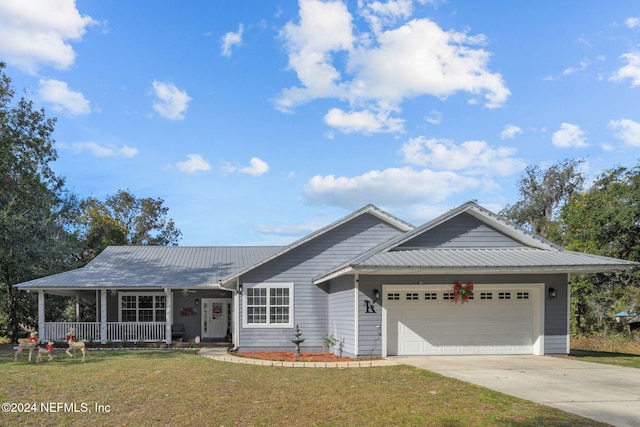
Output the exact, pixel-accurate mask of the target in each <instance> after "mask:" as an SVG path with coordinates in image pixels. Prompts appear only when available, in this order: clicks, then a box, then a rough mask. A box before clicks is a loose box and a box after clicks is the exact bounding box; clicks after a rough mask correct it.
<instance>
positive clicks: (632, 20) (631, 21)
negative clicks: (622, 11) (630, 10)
mask: <svg viewBox="0 0 640 427" xmlns="http://www.w3.org/2000/svg"><path fill="white" fill-rule="evenodd" d="M624 24H625V25H626V26H627V27H629V28H635V27H637V26H638V25H640V19H638V18H637V17H635V16H632V17H629V18H627V19H626V20H625V21H624Z"/></svg>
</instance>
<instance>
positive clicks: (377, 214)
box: [222, 204, 414, 284]
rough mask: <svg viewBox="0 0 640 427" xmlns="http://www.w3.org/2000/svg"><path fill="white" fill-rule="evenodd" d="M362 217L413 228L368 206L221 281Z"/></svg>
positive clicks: (406, 229) (244, 272) (258, 265)
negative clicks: (369, 216) (372, 217)
mask: <svg viewBox="0 0 640 427" xmlns="http://www.w3.org/2000/svg"><path fill="white" fill-rule="evenodd" d="M364 215H372V216H374V217H376V218H377V219H379V220H381V221H382V222H384V223H385V224H387V225H389V226H391V227H393V228H395V229H397V230H399V231H401V232H407V231H409V230H412V229H413V228H414V227H413V226H412V225H411V224H409V223H407V222H404V221H402V220H400V219H398V218H396V217H395V216H393V215H391V214H389V213H387V212H385V211H383V210H381V209H379V208H377V207H376V206H374V205H372V204H369V205H367V206H365V207H363V208H361V209H359V210H357V211H355V212H353V213H351V214H349V215H347V216H345V217H343V218H341V219H339V220H337V221H335V222H333V223H331V224H329V225H327V226H325V227H323V228H321V229H319V230H317V231H315V232H313V233H311V234H309V235H307V236H305V237H303V238H301V239H299V240H297V241H295V242H293V243H291V244H290V245H288V246H286V247H284V248H282V249H281V250H280V251H278V252H276V253H274V254H273V255H271V256H269V257H266V258H264V259H262V260H260V261H259V262H258V263H256V264H254V265H251V266H249V267H247V268H245V269H244V270H242V271H239V272H237V273H236V274H233V275H231V276H228V277H227V278H225V280H223V282H222V283H223V284H225V283H229V282H231V281H233V280H235V279H237V278H238V277H240V276H242V275H244V274H246V273H248V272H250V271H251V270H254V269H256V268H258V267H260V266H263V265H264V264H266V263H268V262H270V261H273V260H274V259H276V258H279V257H282V256H283V255H285V254H287V253H289V252H291V251H293V250H295V249H297V248H299V247H301V246H303V245H305V244H308V243H310V242H312V241H314V240H316V239H319V238H321V237H323V236H325V235H327V234H328V233H330V232H331V231H333V230H335V229H337V228H339V227H342V226H344V225H345V224H347V223H349V222H352V221H355V220H356V219H357V218H360V217H362V216H364Z"/></svg>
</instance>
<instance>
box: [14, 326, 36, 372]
mask: <svg viewBox="0 0 640 427" xmlns="http://www.w3.org/2000/svg"><path fill="white" fill-rule="evenodd" d="M20 327H21V328H22V329H24V330H25V331H27V332H29V341H26V342H20V343H18V350H16V353H15V354H14V355H13V361H14V362H17V361H18V355H19V354H20V353H22V352H23V351H25V350H29V362H31V355H32V354H33V350H35V349H36V348H38V332H37V331H36V330H35V329H33V328H28V327H26V326H25V325H23V324H22V323H20Z"/></svg>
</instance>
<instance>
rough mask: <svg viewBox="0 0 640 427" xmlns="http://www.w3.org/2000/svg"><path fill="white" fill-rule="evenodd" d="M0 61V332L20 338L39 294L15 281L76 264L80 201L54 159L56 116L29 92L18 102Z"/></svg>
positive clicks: (31, 319)
mask: <svg viewBox="0 0 640 427" xmlns="http://www.w3.org/2000/svg"><path fill="white" fill-rule="evenodd" d="M4 68H5V64H4V63H1V62H0V184H1V190H0V308H2V310H1V311H0V334H6V333H7V332H9V334H10V335H11V338H12V340H13V341H14V342H16V341H17V336H18V323H19V322H25V323H28V324H33V323H34V318H31V317H30V316H32V315H30V314H29V313H33V312H34V311H35V310H33V298H32V297H30V296H29V295H26V294H25V293H22V292H16V291H15V289H14V287H13V285H15V284H16V283H20V282H23V281H27V280H30V279H33V278H36V277H41V276H44V275H47V274H54V273H58V272H60V271H63V270H66V269H69V268H72V265H73V264H74V257H73V256H71V255H72V254H74V253H77V252H78V251H79V247H80V246H79V240H78V236H77V234H76V233H75V232H74V224H75V222H76V219H77V214H78V207H79V203H78V200H77V198H76V197H75V196H74V195H73V194H69V193H68V192H66V191H65V189H64V180H63V179H62V178H61V177H59V176H57V175H56V174H55V173H54V171H53V170H52V169H51V167H50V163H51V162H53V161H55V160H56V158H57V153H56V150H55V149H54V140H53V139H52V137H51V135H52V133H53V131H54V126H55V122H56V121H55V119H52V118H47V117H46V115H45V112H44V110H43V109H40V110H36V109H35V108H34V107H33V103H32V101H30V100H27V99H25V98H24V97H23V98H21V99H19V100H17V102H15V101H14V97H15V91H14V89H13V87H12V85H11V79H10V78H9V77H8V76H7V75H6V74H5V72H4Z"/></svg>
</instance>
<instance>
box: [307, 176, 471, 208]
mask: <svg viewBox="0 0 640 427" xmlns="http://www.w3.org/2000/svg"><path fill="white" fill-rule="evenodd" d="M481 185H482V181H481V180H479V179H477V178H473V177H466V176H462V175H458V174H456V173H454V172H446V171H443V172H434V171H431V170H428V169H424V170H415V169H413V168H411V167H405V168H390V169H385V170H382V171H370V172H367V173H365V174H363V175H359V176H355V177H351V178H349V177H336V176H334V175H327V176H320V175H317V176H314V177H313V178H311V179H310V180H309V181H308V182H307V184H306V185H305V187H304V194H305V197H306V198H307V199H308V200H309V201H310V202H312V203H317V204H327V205H334V206H341V207H343V208H346V209H356V208H359V207H362V206H364V205H366V204H367V203H375V204H377V205H379V206H394V205H404V204H413V203H435V202H439V201H441V200H444V199H445V198H447V197H449V196H451V195H452V194H455V193H461V192H464V191H466V190H468V189H471V188H478V187H481Z"/></svg>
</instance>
